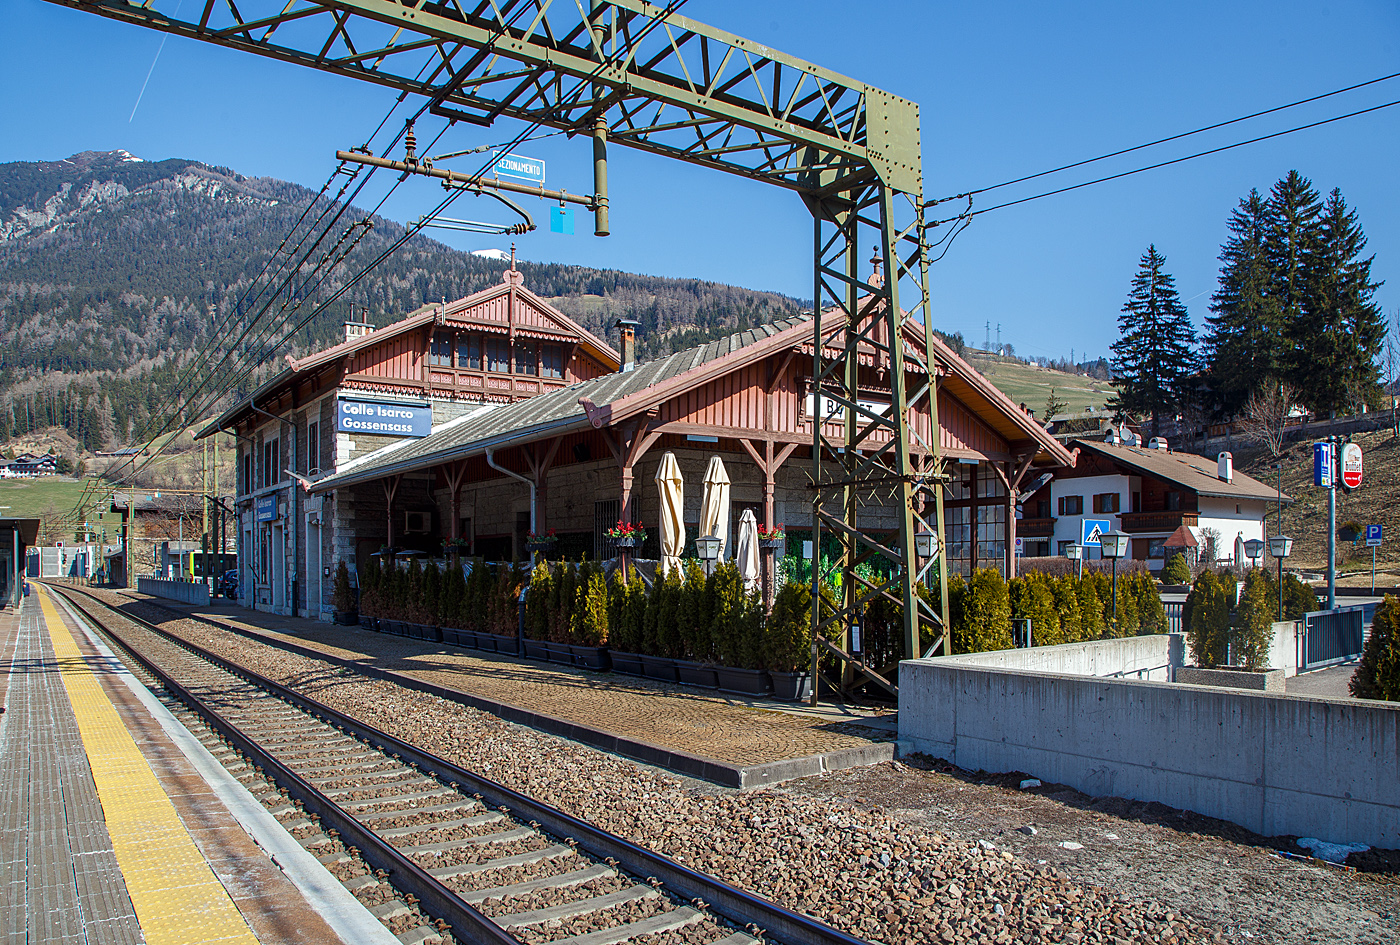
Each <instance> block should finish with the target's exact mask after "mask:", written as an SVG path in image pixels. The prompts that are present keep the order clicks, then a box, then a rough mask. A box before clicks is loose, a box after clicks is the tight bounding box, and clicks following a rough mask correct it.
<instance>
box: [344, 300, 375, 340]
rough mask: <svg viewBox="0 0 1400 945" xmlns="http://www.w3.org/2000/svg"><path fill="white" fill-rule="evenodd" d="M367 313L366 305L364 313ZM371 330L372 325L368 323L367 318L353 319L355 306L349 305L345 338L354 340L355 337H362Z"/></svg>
mask: <svg viewBox="0 0 1400 945" xmlns="http://www.w3.org/2000/svg"><path fill="white" fill-rule="evenodd" d="M368 314H369V308H368V307H366V308H365V310H364V315H366V316H367V315H368ZM372 331H374V326H373V325H371V324H370V323H369V321H368V319H366V320H365V321H360V322H357V321H355V306H353V305H352V306H350V320H349V321H348V322H345V340H346V341H354V340H355V339H356V338H363V337H364V336H365V335H368V334H369V333H370V332H372Z"/></svg>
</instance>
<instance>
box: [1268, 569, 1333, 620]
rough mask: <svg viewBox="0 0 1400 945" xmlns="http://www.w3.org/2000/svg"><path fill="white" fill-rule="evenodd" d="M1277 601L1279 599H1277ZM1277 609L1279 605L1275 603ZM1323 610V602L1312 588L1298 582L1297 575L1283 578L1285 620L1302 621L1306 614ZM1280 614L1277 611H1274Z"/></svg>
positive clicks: (1286, 575)
mask: <svg viewBox="0 0 1400 945" xmlns="http://www.w3.org/2000/svg"><path fill="white" fill-rule="evenodd" d="M1275 601H1277V598H1275ZM1275 607H1277V603H1275ZM1321 609H1322V602H1321V601H1319V600H1318V599H1317V594H1316V593H1315V592H1314V591H1313V589H1312V588H1311V587H1308V585H1306V584H1304V583H1303V582H1302V581H1300V580H1298V578H1297V576H1296V575H1293V574H1285V575H1284V576H1283V617H1284V619H1285V620H1302V619H1303V615H1304V614H1310V613H1315V612H1316V611H1319V610H1321ZM1274 612H1275V613H1278V611H1277V610H1275V611H1274Z"/></svg>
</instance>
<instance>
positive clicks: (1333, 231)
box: [1293, 190, 1386, 416]
mask: <svg viewBox="0 0 1400 945" xmlns="http://www.w3.org/2000/svg"><path fill="white" fill-rule="evenodd" d="M1365 248H1366V235H1365V234H1364V233H1363V232H1362V230H1361V225H1360V224H1359V223H1358V222H1357V218H1356V211H1354V210H1350V209H1348V208H1347V204H1346V201H1345V200H1344V199H1343V198H1342V192H1341V191H1340V190H1333V191H1332V193H1331V194H1329V195H1328V197H1327V201H1326V203H1325V204H1324V205H1323V207H1322V210H1321V212H1320V214H1319V215H1318V219H1317V226H1316V230H1315V233H1314V237H1313V240H1312V246H1311V253H1310V255H1309V257H1308V265H1307V271H1306V273H1305V276H1306V296H1305V299H1304V302H1303V305H1302V307H1301V308H1302V311H1301V315H1300V318H1299V319H1298V320H1297V321H1296V322H1295V323H1294V326H1293V328H1294V331H1293V340H1294V343H1295V344H1296V345H1297V346H1298V347H1297V349H1296V352H1297V355H1298V359H1297V363H1296V366H1295V373H1294V378H1293V380H1294V384H1295V385H1296V386H1297V387H1298V389H1299V391H1300V392H1301V399H1302V401H1303V402H1304V403H1305V404H1307V405H1308V406H1309V407H1310V408H1311V409H1312V411H1313V413H1314V414H1317V415H1319V416H1321V415H1330V414H1332V413H1334V412H1343V409H1344V408H1351V407H1355V406H1356V404H1355V403H1353V401H1354V400H1361V401H1363V402H1374V401H1375V400H1376V395H1377V394H1378V392H1379V386H1380V385H1379V381H1380V372H1379V368H1378V367H1377V364H1376V358H1377V356H1378V355H1379V354H1380V353H1381V347H1382V345H1383V344H1384V343H1385V333H1386V322H1385V316H1384V315H1383V314H1382V313H1381V308H1380V306H1379V305H1377V304H1376V303H1375V302H1374V301H1372V299H1373V297H1374V295H1375V291H1376V289H1378V288H1380V285H1381V284H1380V283H1378V282H1372V281H1371V261H1372V260H1373V259H1374V258H1375V257H1374V256H1368V257H1366V258H1364V259H1363V258H1362V257H1361V253H1362V251H1363V250H1365Z"/></svg>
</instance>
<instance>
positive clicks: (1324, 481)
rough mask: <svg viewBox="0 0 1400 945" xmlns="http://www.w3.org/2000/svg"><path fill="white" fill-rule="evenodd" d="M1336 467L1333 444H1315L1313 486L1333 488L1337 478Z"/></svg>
mask: <svg viewBox="0 0 1400 945" xmlns="http://www.w3.org/2000/svg"><path fill="white" fill-rule="evenodd" d="M1336 465H1337V464H1336V460H1335V459H1334V458H1333V453H1332V444H1331V443H1314V444H1313V485H1315V486H1321V487H1322V488H1324V489H1330V488H1332V487H1333V485H1334V484H1335V480H1336V476H1337V468H1336Z"/></svg>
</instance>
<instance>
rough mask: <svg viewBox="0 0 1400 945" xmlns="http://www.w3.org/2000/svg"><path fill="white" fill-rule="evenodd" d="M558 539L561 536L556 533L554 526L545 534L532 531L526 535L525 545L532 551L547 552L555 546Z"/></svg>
mask: <svg viewBox="0 0 1400 945" xmlns="http://www.w3.org/2000/svg"><path fill="white" fill-rule="evenodd" d="M558 540H559V538H558V536H557V535H555V534H554V529H552V528H551V529H550V530H549V531H547V532H545V533H544V534H543V535H536V534H535V533H534V532H530V533H529V534H528V535H526V536H525V547H526V548H527V549H529V550H530V551H541V552H545V553H546V554H547V553H548V552H549V551H550V550H551V549H553V548H554V543H555V542H557V541H558Z"/></svg>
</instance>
